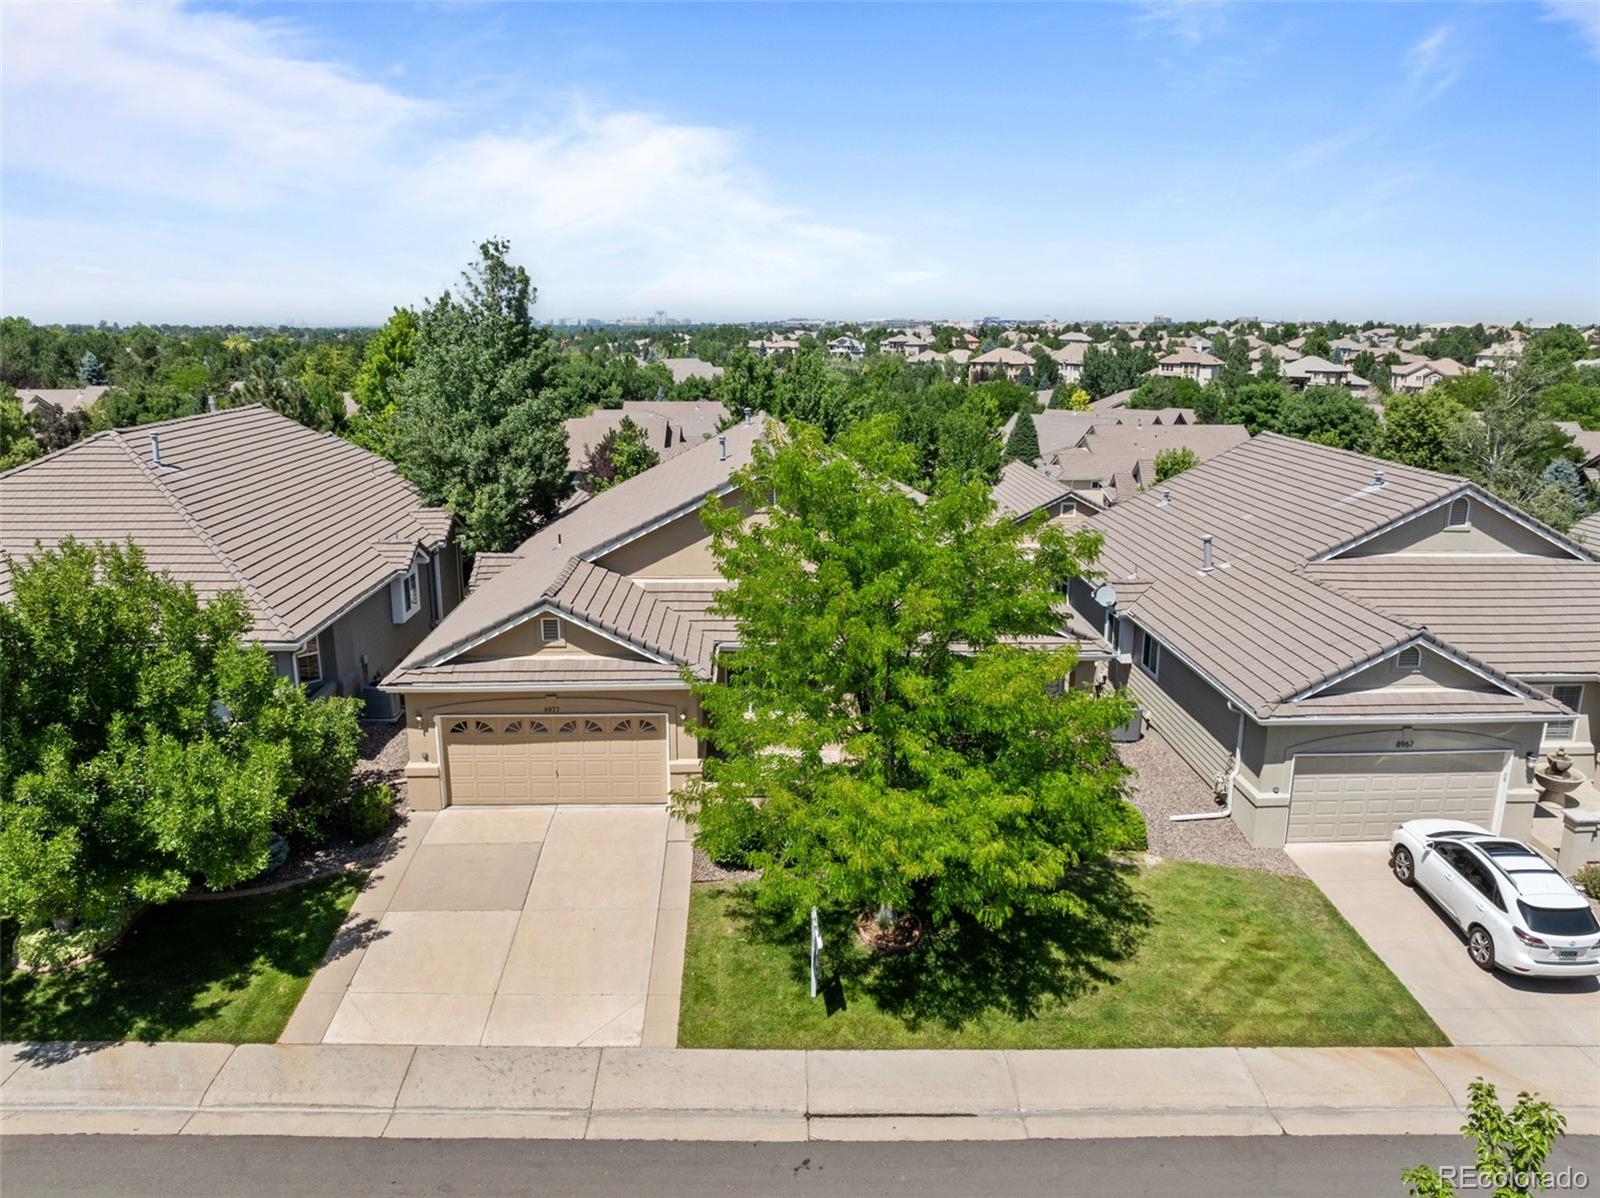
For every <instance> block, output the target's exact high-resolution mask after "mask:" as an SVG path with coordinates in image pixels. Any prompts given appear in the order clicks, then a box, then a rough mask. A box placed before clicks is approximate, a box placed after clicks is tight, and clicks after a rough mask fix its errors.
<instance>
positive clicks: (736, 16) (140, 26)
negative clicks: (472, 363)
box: [0, 0, 1600, 325]
mask: <svg viewBox="0 0 1600 1198" xmlns="http://www.w3.org/2000/svg"><path fill="white" fill-rule="evenodd" d="M0 32H3V34H4V51H3V54H4V58H3V66H4V70H3V81H0V100H3V103H4V124H3V133H4V138H3V146H0V183H3V190H4V207H3V212H0V236H3V247H0V309H3V311H4V313H5V314H8V315H22V316H27V317H29V318H31V319H34V320H40V321H50V322H73V323H90V324H92V323H96V322H98V321H100V320H107V321H116V322H119V323H123V324H128V323H134V322H138V321H144V322H150V323H185V324H206V323H227V322H231V323H241V324H277V323H288V322H291V321H293V322H298V323H301V324H312V325H363V324H367V325H370V324H376V323H380V322H381V321H382V320H383V319H384V318H385V317H386V316H387V314H388V312H389V311H390V309H391V308H392V307H394V306H395V305H397V304H416V303H419V302H421V301H423V300H424V299H426V298H427V297H429V296H433V295H437V294H438V293H439V292H440V291H441V290H442V289H443V288H445V287H446V286H451V285H453V284H454V283H455V282H456V279H457V274H458V272H459V270H460V269H461V268H462V267H463V266H465V265H466V264H467V263H468V262H469V261H470V260H471V258H472V257H473V255H474V253H475V246H476V243H477V242H478V241H480V240H482V239H483V238H486V237H489V236H492V235H500V236H506V237H509V238H510V240H511V242H512V251H513V256H514V257H515V258H516V260H517V261H519V262H521V263H523V264H524V265H526V266H527V268H528V270H529V272H530V273H531V274H532V276H533V278H534V282H535V284H536V285H537V286H538V287H539V290H540V303H539V306H538V308H537V310H536V311H537V314H538V316H539V317H540V318H541V319H543V320H549V321H556V320H559V319H562V318H563V317H566V318H568V319H573V320H579V319H584V318H586V317H587V318H589V319H601V320H609V321H617V320H620V319H622V318H623V317H624V316H637V317H639V318H641V319H643V320H646V321H648V320H650V319H651V318H652V317H654V316H655V315H656V314H658V313H668V314H671V316H673V317H675V318H679V319H683V320H688V321H694V322H718V321H724V320H727V321H737V322H740V323H768V322H771V323H781V322H782V321H783V320H784V319H785V318H784V317H781V316H773V315H772V313H778V312H790V313H793V312H812V313H819V314H821V318H826V319H841V320H857V321H861V320H872V319H888V318H890V316H892V315H893V314H897V313H899V314H904V313H916V312H941V313H946V314H950V316H951V318H953V319H976V317H977V316H978V315H979V314H982V313H1009V314H1012V315H1013V316H1015V317H1017V318H1030V317H1031V318H1044V317H1045V316H1046V315H1053V314H1058V313H1068V314H1069V315H1064V316H1057V317H1056V318H1057V319H1063V320H1073V319H1088V318H1080V317H1077V316H1075V315H1070V314H1072V313H1077V312H1096V313H1106V314H1110V313H1121V314H1123V315H1121V316H1120V317H1114V316H1110V315H1107V316H1105V317H1103V318H1104V319H1108V320H1110V319H1123V320H1148V319H1150V314H1154V313H1166V314H1169V315H1171V316H1172V317H1173V318H1174V319H1176V320H1186V319H1205V318H1214V319H1221V320H1225V319H1229V318H1231V317H1232V316H1233V315H1236V314H1238V313H1241V312H1248V313H1258V314H1260V315H1261V316H1262V317H1263V318H1264V319H1279V320H1299V321H1304V320H1321V319H1328V318H1337V319H1341V320H1347V321H1354V322H1361V321H1364V320H1369V319H1372V320H1384V321H1396V322H1405V323H1418V322H1420V323H1432V322H1439V321H1461V322H1463V323H1468V324H1470V323H1475V322H1477V321H1483V322H1486V323H1503V324H1510V323H1512V322H1514V321H1516V320H1524V321H1534V322H1539V323H1551V322H1554V321H1570V322H1573V323H1589V322H1593V321H1596V320H1600V215H1597V214H1600V144H1597V143H1596V141H1595V139H1594V137H1593V118H1594V114H1595V113H1596V111H1600V4H1596V3H1590V2H1588V0H1554V2H1551V3H1544V4H1522V5H1478V4H1405V5H1398V4H1396V5H1380V4H1367V5H1337V4H1336V5H1315V4H1296V5H1246V4H1228V3H1216V4H1198V3H1196V4H1190V3H1167V2H1158V3H1143V4H1132V3H1130V4H1099V5H1091V4H1074V5H1066V6H1047V5H1025V6H1015V7H1007V6H980V7H968V6H961V5H935V6H926V7H919V6H911V5H893V6H875V7H849V6H839V5H816V6H781V5H763V6H732V5H716V6H695V5H654V6H608V5H581V6H567V5H514V6H499V5H491V4H483V5H461V6H457V5H436V4H418V5H415V6H399V5H301V4H278V3H260V4H249V5H222V4H212V3H204V4H176V3H147V4H121V3H111V4H97V5H73V4H59V3H57V4H33V3H12V4H8V5H6V6H5V7H4V8H3V9H0ZM957 313H971V314H972V315H969V316H955V315H954V314H957ZM886 314H887V315H886ZM789 319H793V318H792V317H790V318H789Z"/></svg>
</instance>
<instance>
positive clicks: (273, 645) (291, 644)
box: [261, 560, 417, 653]
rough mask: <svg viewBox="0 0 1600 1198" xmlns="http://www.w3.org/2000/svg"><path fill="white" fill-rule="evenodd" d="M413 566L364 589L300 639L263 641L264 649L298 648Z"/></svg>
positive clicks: (414, 562) (409, 570) (395, 580)
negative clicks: (366, 589)
mask: <svg viewBox="0 0 1600 1198" xmlns="http://www.w3.org/2000/svg"><path fill="white" fill-rule="evenodd" d="M416 564H417V563H416V561H415V560H413V561H412V564H411V566H414V565H416ZM411 566H407V567H405V568H404V569H403V570H396V571H395V572H394V573H392V574H390V575H388V576H387V577H386V578H384V580H383V581H382V582H380V583H378V584H377V585H376V586H375V587H373V588H372V589H371V590H368V591H363V592H362V593H361V594H360V595H357V596H356V597H355V598H354V599H352V600H350V601H349V602H348V603H346V604H345V605H344V606H343V607H341V608H339V609H338V610H337V611H335V612H334V613H333V615H331V616H329V617H328V618H327V619H325V620H323V621H322V622H321V623H319V624H318V625H317V626H316V627H315V628H314V629H312V630H311V631H310V632H308V633H306V634H305V635H304V636H303V637H301V638H300V639H299V640H297V641H262V642H261V646H262V647H263V648H264V649H266V650H267V651H268V652H270V653H287V652H289V651H290V650H291V649H298V648H299V647H300V646H301V645H303V644H305V643H306V642H307V641H308V640H310V639H311V638H312V637H314V636H321V635H322V634H323V633H324V632H327V631H328V629H330V628H332V627H333V626H334V625H335V624H337V623H338V622H339V621H340V620H342V619H344V618H345V617H346V616H348V615H349V614H350V613H351V612H353V611H355V609H356V608H358V607H360V606H361V605H362V604H363V603H365V602H366V601H367V600H368V599H371V598H372V597H373V596H375V595H378V594H381V593H382V592H383V591H385V590H387V589H388V588H389V587H391V586H393V585H394V584H395V583H396V582H398V581H400V579H402V578H404V577H405V576H406V575H407V574H409V573H411Z"/></svg>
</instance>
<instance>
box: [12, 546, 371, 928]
mask: <svg viewBox="0 0 1600 1198" xmlns="http://www.w3.org/2000/svg"><path fill="white" fill-rule="evenodd" d="M6 566H7V568H8V569H9V571H10V573H11V585H12V597H11V599H10V601H8V602H7V603H5V604H0V693H3V694H4V695H5V696H6V702H5V704H4V705H3V707H0V808H3V819H0V910H3V913H4V914H5V916H6V917H8V918H11V919H15V920H16V921H17V922H18V923H19V924H20V925H21V926H22V927H23V928H25V929H27V928H36V927H42V926H45V925H46V924H50V923H61V922H65V923H71V922H74V921H78V920H86V921H91V922H103V921H115V920H117V919H119V918H121V917H124V916H126V915H127V914H128V913H129V912H130V911H131V910H132V909H134V908H135V907H136V906H138V905H139V904H141V903H159V902H164V901H166V900H168V899H172V898H174V897H176V896H177V895H179V894H182V893H183V892H184V891H186V890H188V889H189V888H190V886H191V885H192V884H194V882H195V881H196V880H198V882H199V884H200V885H202V886H205V887H210V888H221V887H226V886H231V885H234V884H236V883H238V882H240V881H243V880H244V879H245V878H248V877H250V876H252V875H253V874H256V873H258V872H260V871H261V869H262V868H263V867H264V866H265V864H266V861H267V851H268V846H269V842H270V838H271V836H272V833H273V831H274V830H275V829H282V830H284V831H290V832H293V831H299V830H305V829H308V828H309V829H315V828H316V827H317V826H318V824H319V822H320V820H321V819H322V818H323V817H325V815H326V814H327V812H326V811H319V810H314V809H313V808H316V807H317V805H319V804H332V803H336V802H338V801H340V800H342V799H343V798H344V797H345V795H346V794H347V792H348V789H349V785H350V774H351V769H352V767H353V766H354V761H355V737H356V726H357V725H356V714H355V704H354V701H352V700H344V699H340V700H315V701H313V700H310V699H307V698H306V697H305V695H304V693H303V692H302V691H301V690H300V688H299V687H297V686H295V685H294V684H293V683H291V682H289V681H288V680H287V679H284V678H280V677H278V675H277V674H276V673H275V671H274V670H273V667H272V663H271V660H270V659H269V658H268V656H267V654H266V652H265V650H263V649H262V648H261V647H260V646H259V645H253V644H248V643H246V642H245V641H244V640H243V639H242V638H243V636H244V634H245V633H246V631H247V630H248V628H249V626H250V617H249V615H248V613H247V611H246V610H245V607H244V604H243V602H242V600H241V598H240V597H239V595H238V594H237V593H236V592H228V593H225V594H223V595H220V596H218V597H216V598H214V599H211V600H209V601H205V602H202V601H201V600H200V599H199V598H198V597H197V596H196V595H195V592H194V590H193V588H191V587H189V586H186V585H179V584H177V583H174V582H173V581H171V580H170V579H169V578H167V577H166V576H165V575H163V574H157V573H154V572H152V571H150V570H147V569H146V568H145V565H144V558H143V554H142V553H141V552H140V551H139V550H138V549H137V548H136V547H135V546H133V545H132V544H129V545H126V546H119V545H114V544H97V545H95V546H92V547H91V546H88V545H80V544H77V543H75V542H73V541H71V540H70V539H69V540H68V541H65V542H63V543H62V545H61V546H60V548H58V549H49V550H40V551H38V552H36V553H35V554H33V555H32V556H31V557H30V558H28V559H26V560H13V559H9V558H8V559H7V561H6Z"/></svg>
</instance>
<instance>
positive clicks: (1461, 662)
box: [1283, 632, 1549, 703]
mask: <svg viewBox="0 0 1600 1198" xmlns="http://www.w3.org/2000/svg"><path fill="white" fill-rule="evenodd" d="M1413 645H1415V646H1418V647H1421V648H1426V649H1428V650H1429V651H1431V652H1433V653H1437V654H1438V655H1439V656H1440V657H1443V658H1444V659H1445V660H1446V661H1450V662H1453V663H1454V664H1455V665H1458V666H1460V667H1461V668H1462V669H1464V670H1467V671H1469V672H1471V673H1473V674H1476V675H1477V676H1478V677H1479V678H1482V679H1483V680H1484V681H1485V682H1490V683H1493V684H1494V685H1495V686H1497V687H1499V688H1500V690H1501V691H1503V692H1504V693H1505V694H1508V695H1515V694H1518V693H1519V692H1520V693H1521V694H1522V696H1523V697H1524V698H1528V697H1530V692H1529V691H1528V688H1527V687H1526V686H1524V685H1523V684H1522V683H1519V682H1517V680H1516V679H1514V678H1511V677H1509V676H1508V675H1502V674H1496V673H1495V672H1494V671H1493V670H1490V669H1486V668H1485V667H1484V666H1482V665H1480V664H1479V663H1478V662H1476V661H1473V660H1472V658H1470V657H1467V656H1466V655H1465V654H1462V653H1459V652H1457V651H1456V650H1454V649H1452V648H1450V646H1448V645H1446V644H1445V643H1444V642H1443V641H1441V640H1439V639H1438V638H1437V637H1435V636H1431V635H1429V634H1428V633H1426V632H1419V633H1417V634H1416V635H1415V636H1412V637H1408V638H1406V639H1405V640H1403V641H1401V642H1400V643H1399V644H1398V645H1393V646H1391V647H1390V648H1388V649H1385V650H1384V651H1383V652H1381V653H1377V654H1374V655H1373V656H1372V657H1369V658H1367V659H1366V660H1365V661H1358V662H1356V663H1355V664H1354V665H1351V666H1348V667H1346V668H1345V669H1343V670H1340V671H1339V672H1338V673H1337V674H1330V675H1329V676H1328V677H1327V678H1324V679H1322V680H1321V681H1320V682H1316V683H1313V684H1312V685H1311V686H1309V687H1307V688H1306V689H1305V690H1303V691H1301V692H1300V693H1299V694H1295V695H1290V696H1289V697H1288V698H1287V699H1285V700H1283V702H1286V703H1297V702H1299V701H1300V700H1301V699H1311V698H1315V697H1316V696H1317V695H1320V694H1321V693H1322V692H1323V691H1325V690H1327V689H1328V688H1329V687H1331V686H1337V685H1338V684H1339V683H1340V682H1343V681H1344V680H1345V679H1346V678H1350V677H1352V676H1354V675H1356V674H1359V673H1361V672H1362V671H1363V670H1366V669H1369V668H1370V667H1372V666H1376V665H1382V664H1383V663H1384V662H1386V661H1388V660H1389V659H1390V658H1392V657H1395V656H1397V655H1399V654H1400V653H1402V652H1404V651H1405V650H1406V649H1409V648H1411V647H1412V646H1413ZM1538 697H1539V698H1548V697H1549V696H1547V695H1540V696H1538Z"/></svg>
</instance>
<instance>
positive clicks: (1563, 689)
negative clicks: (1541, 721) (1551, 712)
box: [1544, 682, 1583, 745]
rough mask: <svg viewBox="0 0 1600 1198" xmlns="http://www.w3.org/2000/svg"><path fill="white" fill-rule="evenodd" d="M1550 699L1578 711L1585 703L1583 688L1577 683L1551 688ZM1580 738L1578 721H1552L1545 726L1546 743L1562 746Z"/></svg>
mask: <svg viewBox="0 0 1600 1198" xmlns="http://www.w3.org/2000/svg"><path fill="white" fill-rule="evenodd" d="M1550 697H1551V698H1553V699H1554V700H1555V701H1556V702H1557V703H1560V704H1561V705H1562V706H1563V707H1570V708H1571V709H1572V710H1573V711H1578V710H1580V708H1581V705H1582V703H1583V687H1582V686H1580V685H1578V684H1577V683H1565V682H1564V683H1562V684H1561V685H1560V686H1552V687H1551V688H1550ZM1577 736H1578V721H1577V720H1551V721H1550V722H1549V723H1547V724H1546V725H1545V726H1544V743H1545V744H1547V745H1549V744H1562V743H1569V742H1571V741H1573V740H1576V739H1577Z"/></svg>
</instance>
